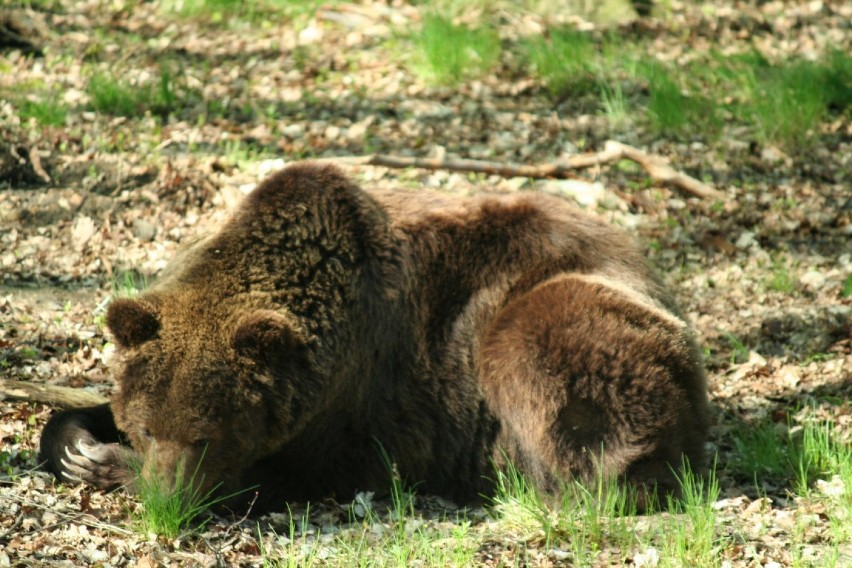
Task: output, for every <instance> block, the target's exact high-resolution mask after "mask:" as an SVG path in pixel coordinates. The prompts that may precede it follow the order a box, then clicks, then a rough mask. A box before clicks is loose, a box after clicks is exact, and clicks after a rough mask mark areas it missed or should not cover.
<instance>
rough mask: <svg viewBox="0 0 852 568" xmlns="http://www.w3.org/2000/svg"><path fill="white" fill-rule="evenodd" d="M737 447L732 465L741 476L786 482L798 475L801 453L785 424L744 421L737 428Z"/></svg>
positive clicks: (735, 441) (773, 481)
mask: <svg viewBox="0 0 852 568" xmlns="http://www.w3.org/2000/svg"><path fill="white" fill-rule="evenodd" d="M733 447H734V454H733V460H732V462H731V464H730V468H731V472H732V473H733V474H734V475H736V476H737V477H739V478H740V479H743V480H748V481H754V482H755V483H769V484H775V485H783V484H788V483H790V482H791V481H792V480H793V479H795V477H796V467H797V466H796V464H797V462H798V452H797V449H796V446H795V445H794V443H793V440H792V439H791V438H790V435H789V432H788V430H787V426H785V425H778V424H775V423H773V422H771V421H768V420H765V421H760V422H758V423H755V424H743V425H741V426H740V427H739V428H737V429H736V430H735V431H734V437H733ZM758 491H759V492H763V489H762V488H761V487H758Z"/></svg>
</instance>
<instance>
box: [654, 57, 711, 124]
mask: <svg viewBox="0 0 852 568" xmlns="http://www.w3.org/2000/svg"><path fill="white" fill-rule="evenodd" d="M642 72H643V73H644V74H645V76H646V77H647V80H648V90H649V93H650V97H649V99H648V103H647V105H648V106H647V110H648V118H649V122H650V125H651V127H652V128H653V129H654V130H655V131H657V132H659V133H661V134H665V135H669V136H682V135H686V134H691V135H693V136H694V135H695V134H696V133H700V134H703V135H704V137H706V138H714V137H715V136H716V135H717V134H718V132H719V130H720V128H721V119H720V118H719V116H718V111H717V109H716V106H715V104H714V103H713V101H712V99H711V98H708V97H705V96H703V95H700V94H698V93H697V92H695V91H697V88H695V87H693V88H691V89H690V90H691V91H692V92H690V93H687V92H686V88H685V87H684V86H683V85H681V83H680V81H679V80H678V79H677V78H676V77H675V75H674V74H673V73H671V72H670V71H669V70H668V69H667V68H665V67H664V66H662V65H661V64H651V65H645V66H643V71H642Z"/></svg>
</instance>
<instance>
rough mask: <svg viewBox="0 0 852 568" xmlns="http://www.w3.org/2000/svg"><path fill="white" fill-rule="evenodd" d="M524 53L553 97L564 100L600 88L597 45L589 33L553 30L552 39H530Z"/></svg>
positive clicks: (571, 29) (572, 30) (570, 29)
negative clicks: (597, 76)
mask: <svg viewBox="0 0 852 568" xmlns="http://www.w3.org/2000/svg"><path fill="white" fill-rule="evenodd" d="M524 50H525V52H526V58H527V61H528V62H529V63H530V64H531V65H532V66H533V68H534V69H535V72H536V74H537V75H538V76H539V77H540V78H541V79H543V80H544V83H545V85H546V86H547V90H548V92H549V93H550V95H551V96H553V97H555V98H563V97H565V96H569V95H575V96H576V95H582V94H586V93H590V92H594V91H596V90H598V89H599V87H598V83H597V81H596V78H595V70H594V61H595V59H596V54H595V46H594V44H593V43H592V40H591V39H590V37H589V34H587V33H584V32H580V31H577V30H575V29H573V28H558V29H554V30H551V32H550V34H549V37H535V38H532V39H529V40H527V41H526V43H525V45H524ZM610 89H612V86H610Z"/></svg>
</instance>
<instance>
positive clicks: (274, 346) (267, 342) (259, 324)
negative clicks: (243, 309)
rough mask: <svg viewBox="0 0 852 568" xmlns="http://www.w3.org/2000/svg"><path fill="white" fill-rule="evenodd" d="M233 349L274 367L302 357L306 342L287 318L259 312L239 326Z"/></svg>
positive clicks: (276, 313) (234, 337)
mask: <svg viewBox="0 0 852 568" xmlns="http://www.w3.org/2000/svg"><path fill="white" fill-rule="evenodd" d="M231 346H232V347H233V348H234V349H235V350H236V351H237V353H239V354H240V355H243V356H245V357H248V358H250V359H254V360H255V361H265V362H270V363H271V362H273V361H276V360H280V358H283V359H288V358H291V357H293V356H294V355H296V354H298V353H300V352H301V349H302V347H303V346H304V341H303V339H302V337H301V335H300V334H299V333H298V331H297V330H296V328H295V327H294V326H293V322H292V320H291V319H290V318H288V317H287V316H286V315H284V314H280V313H278V312H275V311H272V310H257V311H254V312H252V313H250V314H248V315H247V316H245V317H244V318H243V319H241V320H240V322H239V323H238V324H237V328H236V330H235V331H234V335H233V337H232V338H231Z"/></svg>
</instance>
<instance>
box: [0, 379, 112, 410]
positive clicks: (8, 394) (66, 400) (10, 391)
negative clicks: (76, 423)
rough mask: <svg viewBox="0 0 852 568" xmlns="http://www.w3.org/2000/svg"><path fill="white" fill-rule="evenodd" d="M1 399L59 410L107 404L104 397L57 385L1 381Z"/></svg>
mask: <svg viewBox="0 0 852 568" xmlns="http://www.w3.org/2000/svg"><path fill="white" fill-rule="evenodd" d="M0 399H2V400H24V401H28V402H42V403H45V404H49V405H51V406H56V407H59V408H81V407H84V406H95V405H97V404H103V403H105V402H107V399H106V398H104V397H103V396H101V395H99V394H97V393H93V392H89V391H84V390H82V389H75V388H71V387H60V386H56V385H44V384H37V383H30V382H24V381H7V380H0Z"/></svg>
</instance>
